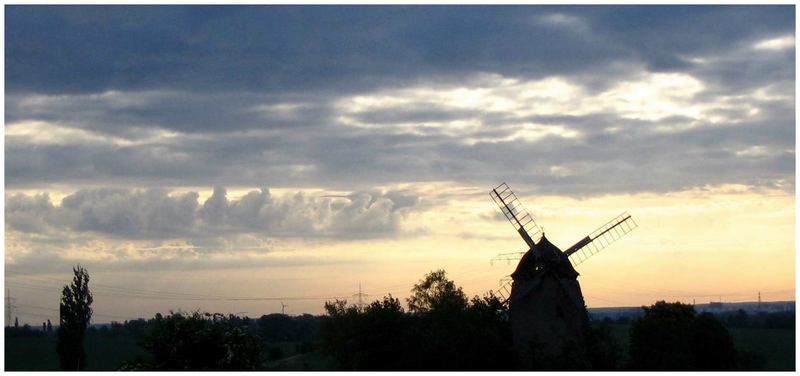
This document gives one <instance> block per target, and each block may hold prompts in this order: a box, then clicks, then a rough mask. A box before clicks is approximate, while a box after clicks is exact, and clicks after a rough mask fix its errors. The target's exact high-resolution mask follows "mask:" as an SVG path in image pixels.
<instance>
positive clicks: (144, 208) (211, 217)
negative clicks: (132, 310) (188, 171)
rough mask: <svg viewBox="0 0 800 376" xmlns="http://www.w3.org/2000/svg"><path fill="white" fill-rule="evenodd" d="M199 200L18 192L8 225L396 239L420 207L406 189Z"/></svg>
mask: <svg viewBox="0 0 800 376" xmlns="http://www.w3.org/2000/svg"><path fill="white" fill-rule="evenodd" d="M197 199H198V194H197V193H196V192H189V193H184V194H174V195H170V194H168V192H167V191H164V190H159V189H149V190H127V189H92V190H89V189H87V190H80V191H78V192H75V193H73V194H71V195H69V196H66V197H65V198H64V199H63V200H62V201H61V204H60V205H58V206H55V205H53V203H52V202H51V201H50V198H49V197H48V196H47V195H46V194H38V195H34V196H29V195H24V194H15V195H11V196H9V197H7V198H6V225H7V226H8V227H9V228H10V229H11V230H14V231H18V232H22V233H33V234H44V235H46V234H55V233H59V232H62V231H70V232H73V233H89V234H99V235H104V236H110V237H112V238H123V239H133V240H158V239H176V238H183V239H188V240H190V241H191V240H196V241H202V240H203V239H209V238H212V239H213V238H215V237H221V238H224V237H230V236H237V235H239V234H254V235H255V236H257V237H260V238H269V237H285V236H293V237H306V238H314V237H320V236H323V237H346V238H364V237H375V236H391V235H393V234H395V233H396V232H397V231H398V230H399V226H400V222H401V220H402V218H403V216H404V215H405V214H407V213H408V212H409V211H411V210H415V209H417V208H419V200H418V198H417V197H416V196H413V195H411V194H409V193H407V192H402V191H389V192H385V193H380V192H357V193H353V194H351V195H349V196H347V197H346V198H318V197H311V196H308V195H306V194H302V193H296V194H294V195H292V196H290V197H286V198H277V197H274V196H273V195H271V194H270V192H269V190H267V189H262V190H261V191H251V192H249V193H247V194H246V195H245V196H243V197H241V198H240V199H238V200H229V199H228V198H227V196H226V191H225V189H224V188H221V187H218V188H215V189H214V193H213V195H212V196H211V197H210V198H208V199H207V200H206V201H205V202H204V203H203V204H202V205H200V204H199V203H198V200H197Z"/></svg>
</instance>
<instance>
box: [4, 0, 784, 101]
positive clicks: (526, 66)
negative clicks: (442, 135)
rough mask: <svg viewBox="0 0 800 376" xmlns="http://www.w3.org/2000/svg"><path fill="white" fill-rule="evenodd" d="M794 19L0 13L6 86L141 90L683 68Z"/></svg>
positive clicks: (765, 14) (656, 14)
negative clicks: (627, 66)
mask: <svg viewBox="0 0 800 376" xmlns="http://www.w3.org/2000/svg"><path fill="white" fill-rule="evenodd" d="M793 29H794V12H793V9H792V7H791V6H782V7H781V6H772V7H754V6H723V7H698V6H667V7H654V6H628V7H571V6H564V7H555V6H515V7H488V6H462V7H419V6H416V7H412V6H404V7H375V6H372V7H285V6H266V7H253V6H238V7H187V6H170V7H96V6H95V7H41V6H40V7H25V6H9V7H8V9H7V15H6V31H7V41H6V70H7V72H6V76H7V77H8V78H7V82H6V85H7V88H8V89H9V90H10V91H11V92H48V93H75V92H84V93H85V92H103V91H107V90H115V89H116V90H142V89H148V88H153V87H162V88H170V89H177V90H186V91H194V90H213V91H241V90H244V91H256V92H286V91H293V92H299V91H308V90H322V91H331V90H334V91H337V92H352V91H362V90H365V89H369V88H375V87H376V86H385V85H386V84H387V83H392V82H394V83H397V82H398V81H407V80H409V79H422V78H425V79H430V78H431V77H436V76H442V75H446V76H449V77H450V78H456V79H458V78H459V77H461V76H463V75H464V73H466V72H474V71H491V72H497V73H501V74H503V75H510V76H518V77H520V76H525V77H541V76H543V75H551V74H576V73H580V72H596V71H597V70H598V69H601V68H602V67H604V66H606V65H609V64H613V63H614V62H616V61H619V60H626V61H640V62H643V63H645V64H646V65H647V66H648V67H650V68H651V69H652V70H659V71H662V70H676V69H677V70H683V69H686V68H687V67H688V66H690V65H691V64H690V63H688V62H687V61H686V60H685V55H696V54H705V53H709V52H711V53H714V52H717V51H720V50H727V49H730V48H732V47H733V46H736V45H738V44H740V43H743V42H745V43H746V42H750V41H754V40H757V39H763V38H765V37H768V36H771V35H774V34H778V33H791V30H793Z"/></svg>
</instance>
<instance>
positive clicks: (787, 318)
mask: <svg viewBox="0 0 800 376" xmlns="http://www.w3.org/2000/svg"><path fill="white" fill-rule="evenodd" d="M716 316H717V317H718V318H719V319H720V320H721V321H722V323H723V324H725V326H727V327H729V328H754V329H791V330H794V329H795V312H794V311H785V312H758V313H756V314H748V313H747V312H745V311H744V310H741V309H740V310H736V311H729V312H724V313H718V314H716Z"/></svg>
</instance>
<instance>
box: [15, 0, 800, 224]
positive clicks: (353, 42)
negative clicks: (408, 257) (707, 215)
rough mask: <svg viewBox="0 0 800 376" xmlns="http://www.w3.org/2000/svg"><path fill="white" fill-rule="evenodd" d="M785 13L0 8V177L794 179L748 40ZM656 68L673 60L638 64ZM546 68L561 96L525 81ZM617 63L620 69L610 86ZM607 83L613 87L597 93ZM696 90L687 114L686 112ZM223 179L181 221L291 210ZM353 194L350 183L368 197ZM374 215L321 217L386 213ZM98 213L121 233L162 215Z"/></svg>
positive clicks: (783, 27) (779, 80) (582, 191)
mask: <svg viewBox="0 0 800 376" xmlns="http://www.w3.org/2000/svg"><path fill="white" fill-rule="evenodd" d="M792 10H793V8H792V7H789V6H787V7H783V6H767V7H753V6H713V7H696V6H691V7H684V6H668V7H654V6H630V7H572V6H565V7H551V6H522V7H483V6H478V7H473V6H467V7H413V6H410V7H409V6H404V7H282V6H266V7H186V6H169V7H42V6H37V7H26V6H9V7H7V13H6V77H7V81H6V85H7V96H6V123H7V126H6V140H5V143H6V145H5V151H6V185H7V187H9V188H12V189H16V188H35V189H41V188H42V187H47V186H51V185H67V186H69V185H72V186H76V187H82V186H104V185H107V182H109V181H114V182H115V184H119V185H128V186H135V187H145V188H146V187H161V186H210V185H220V186H223V185H224V186H231V185H236V186H263V185H268V186H271V187H296V186H315V187H324V188H336V189H342V190H348V191H364V192H371V189H372V188H373V187H374V186H379V185H380V186H383V185H386V184H392V183H401V182H426V181H452V182H455V183H458V184H473V185H479V186H487V187H488V186H493V185H494V184H496V183H497V182H499V181H503V180H514V181H517V182H518V183H519V184H525V185H528V186H530V187H531V188H533V189H536V190H537V191H540V192H548V193H559V194H567V195H576V196H585V195H594V194H603V193H609V192H611V193H617V192H636V191H641V190H646V191H657V192H663V191H670V190H676V189H683V188H687V187H697V186H704V185H708V184H723V183H741V184H750V185H763V186H775V185H778V184H779V185H782V186H783V187H785V189H789V190H791V189H793V186H794V162H793V159H794V152H793V150H794V146H795V145H794V132H795V131H794V123H795V115H794V112H795V108H794V48H793V47H790V48H785V49H776V50H764V49H755V48H754V46H755V45H756V44H757V43H759V42H762V41H764V40H768V39H774V38H781V37H787V36H788V37H791V36H793V35H794V12H793V11H792ZM658 72H661V73H670V74H671V75H666V76H661V78H659V79H660V80H661V81H663V82H656V80H655V79H651V80H649V81H648V79H647V78H648V77H650V78H652V77H653V74H654V73H658ZM548 78H556V79H559V80H562V81H564V82H568V83H569V84H570V85H572V87H573V88H577V89H576V90H579V91H580V93H579V94H570V95H567V94H563V93H559V92H557V89H558V88H557V87H556V88H555V89H554V88H552V87H550V86H547V85H545V86H544V87H543V88H534V89H531V87H528V86H525V83H528V82H539V81H536V80H539V79H548ZM681 80H684V81H689V84H686V85H684V86H681V85H682V84H680V81H681ZM507 81H513V82H516V84H513V85H517V86H513V85H511V84H508V83H507ZM673 81H677V82H678V83H679V84H676V86H669V84H671V83H674V82H673ZM626 82H634V83H637V82H638V85H639V87H637V88H625V87H623V88H622V89H620V88H618V86H619V85H622V84H625V83H626ZM662 84H663V85H665V86H664V87H663V88H661V87H659V85H662ZM504 85H505V86H504ZM508 85H511V86H508ZM687 87H688V89H687ZM420 88H424V89H425V90H423V91H419V90H418V89H420ZM642 88H644V89H645V90H644V91H647V90H648V89H653V88H654V89H653V90H660V92H659V94H658V95H655V96H653V97H652V98H648V99H647V100H644V101H642V102H643V103H642V105H641V106H640V107H641V108H636V103H637V102H636V100H637V98H635V97H634V98H629V97H625V96H624V95H625V94H628V92H627V91H630V92H633V91H635V89H636V90H638V89H642ZM453 89H472V90H473V91H472V92H467V93H453V92H452V91H453ZM689 89H691V90H689ZM609 90H611V91H613V90H616V92H614V94H615V95H617V96H618V97H615V98H614V99H613V100H609V99H606V102H609V103H610V102H614V105H613V106H609V105H608V103H605V104H604V103H601V102H602V100H603V98H606V97H604V95H605V96H607V95H608V93H609ZM626 90H627V91H626ZM467 91H469V90H467ZM527 91H536V93H534V94H535V95H536V96H534V97H532V98H531V97H526V95H529V94H530V93H528V92H527ZM548 91H552V92H548ZM483 92H488V93H489V94H487V95H486V97H480V95H483V94H480V93H483ZM476 93H478V94H476ZM757 93H758V94H757ZM471 95H478V96H479V99H478V100H474V99H473V102H469V100H470V96H471ZM559 96H562V97H563V98H565V99H563V100H564V101H566V103H561V102H559ZM620 96H621V97H620ZM671 97H678V99H677V100H674V101H673V102H670V103H667V104H666V105H665V106H662V107H659V106H660V105H661V104H660V103H658V102H659V101H662V100H665V99H664V98H668V99H669V98H671ZM359 98H360V99H365V100H366V102H365V103H367V104H366V105H364V104H363V103H361V102H359V101H358V100H359ZM553 98H555V99H553ZM496 100H502V101H505V102H509V103H512V107H514V106H513V105H516V108H511V109H508V108H505V107H503V106H497V105H494V103H493V102H492V101H496ZM465 103H471V104H470V105H466V104H465ZM553 103H555V104H556V105H557V106H556V108H557V110H554V111H546V109H547V107H548V106H550V105H553ZM598 103H599V104H601V105H598ZM615 106H616V107H615ZM625 106H627V107H625ZM693 106H696V107H698V110H697V111H696V112H698V113H700V115H698V114H697V113H692V112H687V111H686V108H689V107H693ZM506 107H507V106H506ZM631 107H634V108H633V109H632V110H631ZM542 109H545V110H542ZM626 111H627V112H626ZM631 111H633V112H634V113H633V114H630V113H628V112H631ZM648 111H651V112H660V113H656V114H655V115H654V114H652V113H648ZM656 115H657V116H656ZM712 118H718V119H721V120H718V121H715V122H712V121H711V120H710V119H712ZM37 122H38V123H44V124H48V125H49V126H54V127H61V128H64V129H68V130H71V131H81V132H84V133H85V134H84V133H81V134H80V135H77V136H76V135H72V134H70V135H67V136H64V137H61V138H57V137H55V136H53V138H52V139H48V140H44V141H42V140H39V139H37V137H41V135H42V134H46V133H48V129H44V130H36V129H35V128H32V130H31V131H29V132H28V133H25V132H24V130H25V129H24V128H26V127H34V125H35V124H38V123H37ZM32 124H34V125H32ZM21 131H23V132H21ZM112 197H115V196H113V195H110V196H108V197H105V198H104V200H111V199H112ZM370 197H373V198H374V197H375V195H374V194H371V196H370ZM223 198H224V195H222V196H220V195H219V194H218V195H215V196H214V200H213V201H211V202H209V203H208V205H209V207H208V208H206V207H205V206H203V205H199V204H198V208H197V209H196V212H197V213H201V214H198V215H199V217H192V218H193V220H194V221H198V220H200V219H202V221H204V222H203V223H207V224H211V223H217V222H218V223H219V224H220V225H221V226H223V227H224V226H228V227H231V228H237V229H253V228H257V227H258V228H264V227H269V226H271V227H270V228H273V229H281V226H282V223H284V222H281V221H286V220H288V219H280V220H279V219H276V218H273V217H272V216H270V215H267V214H264V213H261V212H258V211H257V210H256V208H262V207H263V208H269V210H268V212H269V213H274V212H285V213H288V212H289V207H288V206H286V205H288V204H286V203H283V204H280V205H279V204H278V203H276V202H274V197H272V196H271V195H269V194H267V193H265V192H253V193H252V194H251V195H248V196H247V197H245V199H243V200H245V201H242V202H236V203H232V202H228V201H225V200H223ZM97 200H99V198H97ZM304 200H306V201H307V202H306V204H309V203H311V202H313V200H310V199H309V198H304ZM398 200H399V201H394V205H395V206H396V205H399V203H400V202H406V201H405V199H401V198H398ZM301 201H302V200H301ZM370 202H371V201H370V200H369V199H366V198H362V197H359V196H353V197H351V200H350V201H349V203H350V205H357V206H356V208H360V207H361V206H363V205H368V204H369V205H375V208H373V209H371V210H375V211H377V212H385V211H386V209H385V208H383V206H381V205H384V203H382V202H378V203H372V204H370ZM117 204H119V205H121V203H117ZM340 204H341V203H339V202H338V201H336V200H334V201H333V202H332V203H331V205H332V207H333V206H335V205H340ZM129 205H137V206H138V205H139V204H138V203H135V202H134V203H129ZM176 205H177V204H176ZM314 205H317V204H316V203H314V204H313V205H312V206H314ZM358 205H361V206H358ZM337 208H338V207H337ZM183 209H186V210H188V209H187V208H184V207H182V206H176V207H175V208H173V209H169V210H173V211H174V212H171V214H169V215H174V216H177V217H175V218H172V217H167V218H172V219H170V220H169V222H170V224H173V225H174V226H177V227H178V228H184V227H190V226H185V225H184V224H183V222H181V221H180V220H181V219H182V218H183V217H180V215H181V214H180V213H181V210H183ZM350 209H353V208H348V207H342V208H339V209H338V210H340V211H341V212H342V213H349V212H348V210H350ZM142 210H144V206H143V207H142ZM153 210H155V209H153ZM164 210H167V209H164ZM259 210H260V209H259ZM319 210H322V209H319ZM326 210H327V209H326ZM189 211H191V210H189ZM357 212H358V211H357ZM359 213H360V212H359ZM167 214H168V213H164V214H163V215H165V216H167ZM141 215H151V214H146V213H142V214H141ZM152 215H157V214H152ZM158 215H161V214H158ZM308 215H309V216H312V217H313V216H315V215H316V216H320V215H321V216H324V215H331V216H332V215H333V214H320V213H319V212H315V211H312V212H309V214H308ZM371 215H374V213H373V212H369V211H368V212H365V213H364V214H363V217H360V218H356V219H354V221H353V222H352V223H350V224H348V223H343V224H338V222H337V225H335V226H334V225H331V226H330V227H328V228H326V229H325V231H332V232H345V231H355V230H356V229H359V228H364V229H370V228H371V227H370V225H371V224H372V222H370V221H372V220H375V221H376V223H378V224H377V225H376V226H378V227H379V228H386V227H391V226H392V222H391V221H389V222H381V219H376V218H372V217H371ZM204 216H206V217H204ZM198 218H199V219H198ZM220 218H224V220H223V219H220ZM326 218H328V217H326ZM330 218H333V217H330ZM382 218H384V217H382ZM385 218H388V217H385ZM385 218H384V220H385ZM173 219H174V220H173ZM126 220H130V221H134V219H133V218H129V219H126ZM19 221H20V222H19V223H20V226H23V225H22V222H23V219H19ZM214 221H217V222H214ZM220 221H221V222H220ZM359 221H363V222H359ZM367 222H369V224H368V223H367ZM41 225H42V224H41V223H37V222H36V220H35V219H30V220H29V223H28V225H27V226H31V227H36V226H41ZM349 225H352V227H350V228H348V226H349ZM115 226H119V229H117V230H116V231H119V232H121V234H119V235H120V236H122V235H125V234H126V231H134V233H138V234H150V235H149V236H157V235H158V234H157V232H158V231H159V230H158V229H156V228H152V229H147V228H141V227H140V226H138V225H136V224H135V223H134V222H130V223H128V222H123V223H121V224H115ZM259 226H260V227H259ZM337 226H339V227H337ZM136 231H138V232H136ZM174 231H177V230H169V231H166V232H167V233H171V232H174ZM370 231H372V230H370ZM376 231H377V230H376ZM323 232H324V231H323Z"/></svg>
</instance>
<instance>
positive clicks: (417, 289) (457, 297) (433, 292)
mask: <svg viewBox="0 0 800 376" xmlns="http://www.w3.org/2000/svg"><path fill="white" fill-rule="evenodd" d="M411 294H412V295H411V296H410V297H409V298H408V299H407V300H406V302H407V303H408V309H409V310H410V311H411V312H417V313H423V312H431V311H437V312H448V313H450V312H453V311H463V310H464V309H466V308H467V305H468V301H467V296H466V295H465V294H464V291H462V290H461V287H457V286H456V284H455V283H454V282H453V281H451V280H448V279H447V273H446V272H445V271H444V270H442V269H439V270H436V271H433V272H430V273H428V274H426V275H425V278H423V279H422V280H420V281H419V283H418V284H416V285H414V288H413V289H411Z"/></svg>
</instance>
